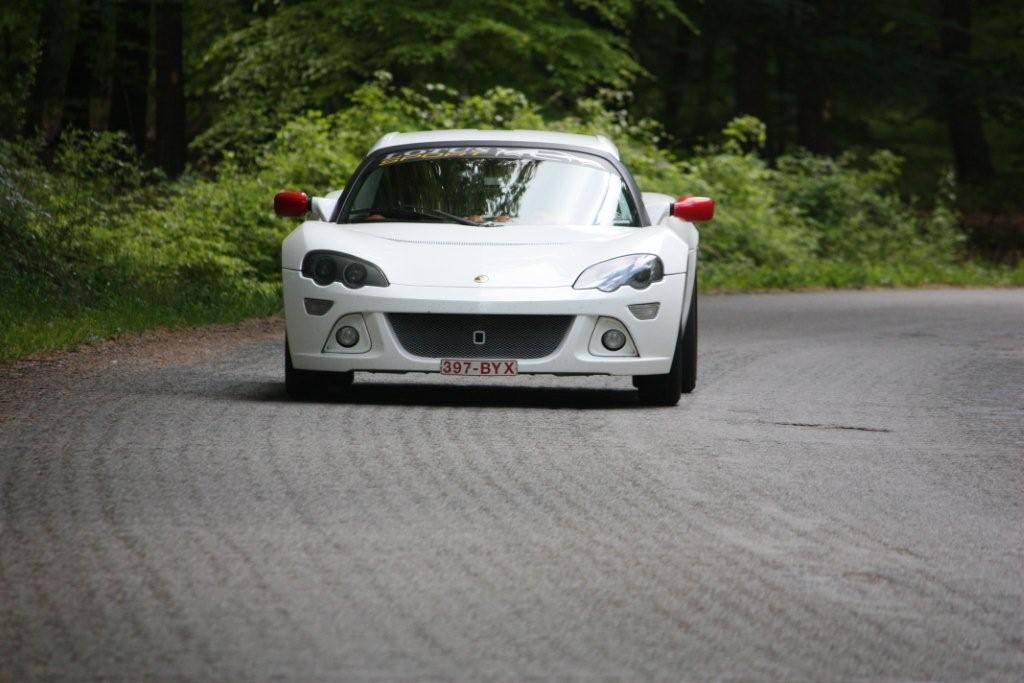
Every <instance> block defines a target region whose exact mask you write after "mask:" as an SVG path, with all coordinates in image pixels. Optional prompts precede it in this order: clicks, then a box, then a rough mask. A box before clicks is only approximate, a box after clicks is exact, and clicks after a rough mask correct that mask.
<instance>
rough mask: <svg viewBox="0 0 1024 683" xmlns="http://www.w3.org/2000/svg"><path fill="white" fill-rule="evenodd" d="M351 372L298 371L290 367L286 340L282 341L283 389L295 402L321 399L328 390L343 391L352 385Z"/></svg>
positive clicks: (289, 352) (290, 357) (292, 366)
mask: <svg viewBox="0 0 1024 683" xmlns="http://www.w3.org/2000/svg"><path fill="white" fill-rule="evenodd" d="M353 374H354V373H352V372H320V371H317V370H299V369H298V368H296V367H295V366H294V365H292V353H291V349H290V348H289V346H288V338H287V337H285V340H284V388H285V391H287V392H288V396H289V397H291V398H292V399H294V400H296V401H308V400H310V399H315V398H323V397H325V396H326V395H327V393H328V392H329V390H330V389H332V388H336V389H344V388H346V387H348V386H350V385H351V384H352V379H353Z"/></svg>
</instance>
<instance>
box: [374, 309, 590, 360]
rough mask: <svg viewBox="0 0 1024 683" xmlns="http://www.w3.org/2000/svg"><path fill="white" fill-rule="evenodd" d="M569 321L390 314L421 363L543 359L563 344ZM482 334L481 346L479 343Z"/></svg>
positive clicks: (562, 317)
mask: <svg viewBox="0 0 1024 683" xmlns="http://www.w3.org/2000/svg"><path fill="white" fill-rule="evenodd" d="M572 319H573V316H571V315H460V314H448V313H389V314H388V321H389V322H390V323H391V329H393V330H394V331H395V336H396V337H398V343H399V344H401V345H402V348H404V349H405V350H406V351H407V352H408V353H411V354H412V355H414V356H422V357H424V358H508V359H518V358H543V357H544V356H548V355H550V354H552V353H554V352H555V349H557V348H558V345H559V344H561V343H562V339H564V338H565V334H566V332H568V331H569V326H570V325H571V324H572ZM480 332H483V333H484V334H483V338H484V343H483V344H477V343H474V341H473V340H474V337H475V338H476V339H477V341H479V339H480V335H479V334H478V333H480Z"/></svg>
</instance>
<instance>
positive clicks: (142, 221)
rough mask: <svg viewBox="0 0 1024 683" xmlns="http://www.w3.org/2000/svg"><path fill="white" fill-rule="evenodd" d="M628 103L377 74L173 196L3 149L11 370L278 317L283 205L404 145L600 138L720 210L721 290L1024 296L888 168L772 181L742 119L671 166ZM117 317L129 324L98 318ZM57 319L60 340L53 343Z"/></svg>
mask: <svg viewBox="0 0 1024 683" xmlns="http://www.w3.org/2000/svg"><path fill="white" fill-rule="evenodd" d="M620 104H621V95H617V94H615V93H606V94H604V95H602V97H601V98H600V99H590V100H581V101H580V102H579V103H578V106H577V107H576V110H575V111H574V113H573V114H572V115H570V116H566V117H563V118H558V119H553V120H548V119H545V118H544V117H543V116H542V115H541V113H540V110H539V108H538V107H537V106H536V105H535V104H533V103H532V102H530V101H529V100H528V99H527V98H526V97H525V96H524V95H523V94H521V93H519V92H517V91H514V90H510V89H507V88H495V89H492V90H489V91H487V92H486V93H485V94H483V95H476V96H468V97H467V96H460V95H459V94H458V93H456V92H455V91H454V90H453V89H450V88H448V87H445V86H442V85H428V86H426V87H425V88H423V89H422V90H410V89H396V88H393V87H392V86H390V85H389V80H388V77H387V74H383V73H382V74H379V75H378V78H377V80H376V81H375V82H372V83H370V84H367V85H364V86H362V87H361V88H359V89H357V90H356V91H355V93H354V95H353V96H352V102H351V106H349V107H346V108H344V109H341V110H339V111H337V112H334V113H331V114H324V113H320V112H316V111H311V112H306V113H304V114H301V115H299V116H296V117H294V118H292V119H291V120H290V121H289V122H288V123H287V124H286V125H284V126H283V127H282V128H281V129H280V130H279V131H278V133H277V134H276V136H275V137H274V139H273V140H272V141H271V142H269V143H268V144H266V145H264V146H262V147H261V148H260V149H259V150H258V152H256V153H254V154H252V155H251V156H250V157H249V158H248V159H247V161H246V162H245V163H244V164H240V163H237V162H236V161H235V160H234V158H233V157H232V154H231V152H230V150H225V159H224V161H223V162H222V163H221V164H220V165H219V167H218V168H217V170H216V172H215V174H213V175H211V176H201V175H194V174H193V175H190V176H186V177H184V178H183V179H181V180H178V181H176V182H173V183H171V182H167V181H165V180H163V179H161V178H160V177H159V176H157V175H154V174H153V173H150V172H147V171H145V170H144V169H143V167H142V166H141V164H140V162H139V160H138V158H137V157H136V155H135V154H134V152H133V150H132V147H131V146H130V145H129V144H128V143H127V141H126V140H125V139H124V138H122V137H120V136H118V135H114V134H95V133H90V134H85V133H71V134H68V135H65V136H64V138H63V142H62V143H61V146H60V147H59V148H58V149H57V151H56V153H55V155H54V157H53V163H52V166H50V167H49V168H44V167H43V166H41V165H40V163H39V162H38V161H36V160H37V159H38V158H39V151H40V150H38V149H35V148H34V147H33V146H32V145H30V144H27V143H22V144H11V143H0V189H2V190H3V192H2V196H0V211H2V214H3V219H2V223H0V237H2V239H3V240H4V243H5V244H8V245H10V247H11V249H10V252H11V256H10V257H9V258H8V259H7V260H6V261H5V262H4V263H3V265H0V285H2V286H3V288H4V291H5V296H4V297H3V300H4V301H3V303H2V304H0V342H2V347H3V352H2V356H4V357H10V356H14V355H18V354H20V353H23V352H25V351H27V350H31V349H34V348H45V347H51V346H59V345H62V344H66V343H69V342H73V341H75V340H77V339H81V338H88V337H90V336H93V335H100V336H103V335H108V334H114V333H117V332H118V331H119V330H122V329H134V328H139V327H143V326H146V325H152V324H157V323H168V324H175V323H189V322H203V321H207V320H220V319H231V318H239V317H242V316H245V315H252V314H258V313H268V312H271V311H273V310H276V308H277V307H278V303H277V279H278V275H277V270H278V253H279V246H280V240H281V238H282V237H283V236H284V235H285V234H286V233H287V232H288V231H289V230H290V229H291V228H292V227H293V223H292V222H290V221H282V220H279V219H276V218H275V217H274V216H273V214H272V212H271V206H270V204H271V198H272V196H273V194H274V193H275V192H276V191H278V190H281V189H286V188H301V189H304V190H306V191H308V192H310V193H311V194H323V193H326V192H328V191H330V190H332V189H336V188H339V187H342V186H343V185H344V183H345V182H346V181H347V179H348V177H349V175H350V174H351V173H352V171H353V170H354V169H355V167H356V165H357V164H358V163H359V161H360V160H361V158H362V157H363V155H364V154H365V152H366V150H367V148H368V147H369V146H370V145H371V144H372V143H373V141H374V140H375V139H376V138H377V137H379V136H381V135H383V134H385V133H387V132H390V131H395V130H397V131H407V130H419V129H430V128H461V127H465V128H540V129H549V130H561V131H571V132H582V133H600V134H604V135H607V136H608V137H610V138H612V139H613V140H614V141H615V142H616V143H617V144H618V146H619V149H620V151H621V153H622V156H623V159H624V161H625V162H626V164H627V165H628V166H629V167H630V168H631V169H632V170H633V172H634V174H635V175H636V177H637V180H638V182H639V184H640V186H641V187H642V188H643V189H644V190H650V191H660V192H665V193H668V194H681V193H686V194H707V195H710V196H713V197H714V198H715V199H716V201H717V203H718V207H719V210H718V214H717V217H716V219H715V221H714V222H713V223H711V224H709V225H708V226H706V227H705V228H704V229H703V230H702V241H701V249H702V261H701V262H702V268H703V270H702V273H703V275H702V277H703V280H704V285H705V287H706V288H708V289H714V288H727V289H750V288H785V287H794V286H865V285H899V284H911V285H913V284H922V283H928V282H948V283H970V282H1011V281H1012V282H1017V283H1020V282H1021V281H1022V280H1024V277H1022V271H1021V269H1019V268H1018V269H1017V270H1016V271H1011V270H1008V269H1003V270H994V269H993V268H991V267H984V268H983V267H980V266H971V265H964V261H963V255H962V254H961V253H960V250H961V242H962V239H963V238H962V235H961V233H960V232H959V230H958V228H957V227H956V222H955V221H954V220H953V217H952V215H951V213H950V211H949V210H948V209H946V208H945V206H946V203H944V202H943V201H939V202H938V208H937V209H934V210H932V211H929V212H923V211H921V210H919V208H918V207H916V206H915V204H914V202H912V201H908V200H905V199H904V198H902V197H900V195H899V193H898V191H897V181H898V179H899V174H900V166H899V159H898V158H896V157H895V156H893V155H891V154H888V153H885V152H877V153H875V154H873V155H872V156H870V157H868V158H864V159H861V158H857V157H854V156H852V155H844V156H841V157H838V158H834V159H833V158H825V157H817V156H811V155H809V154H795V155H789V156H784V157H781V158H779V159H777V160H776V161H775V162H774V163H772V164H769V163H768V162H766V161H765V160H764V159H763V158H762V157H761V156H759V153H758V152H759V149H760V146H761V145H762V144H763V141H764V127H763V125H762V124H761V123H760V122H758V121H757V120H755V119H751V118H743V119H737V120H735V121H733V122H732V123H730V124H729V126H727V127H726V129H725V130H724V131H723V133H722V136H721V139H720V140H719V141H718V142H717V143H716V144H713V145H710V146H707V147H705V148H702V149H699V150H697V151H696V152H695V154H694V155H693V156H692V157H690V158H687V159H677V158H675V157H674V156H673V155H672V154H670V153H668V152H666V151H665V150H664V149H663V148H662V147H660V146H659V142H661V132H660V130H659V128H658V127H657V126H656V125H655V124H653V123H652V122H650V121H635V120H631V119H630V118H629V117H628V116H627V115H626V114H625V112H624V108H622V107H621V106H620ZM940 198H944V199H947V200H948V199H950V198H951V188H949V187H947V188H943V192H942V193H940ZM43 303H46V305H41V304H43ZM105 310H106V311H114V312H116V315H107V316H104V315H102V314H100V313H98V312H102V311H105ZM55 320H59V321H63V323H61V324H62V325H64V327H65V328H67V329H63V331H59V332H58V331H54V330H53V323H54V321H55ZM81 320H85V321H86V322H85V323H80V322H75V321H81ZM41 325H42V326H43V327H44V332H43V333H41V332H40V331H39V329H40V326H41ZM69 326H70V327H69ZM18 340H21V341H18Z"/></svg>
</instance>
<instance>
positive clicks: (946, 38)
mask: <svg viewBox="0 0 1024 683" xmlns="http://www.w3.org/2000/svg"><path fill="white" fill-rule="evenodd" d="M939 38H940V56H941V57H942V59H943V62H944V67H945V73H944V74H943V76H942V78H941V81H940V83H939V96H940V98H941V100H942V102H941V104H942V110H943V111H944V113H945V117H946V125H947V127H948V129H949V142H950V146H951V147H952V150H953V164H954V168H955V169H956V177H957V180H958V181H959V182H961V183H963V184H965V185H985V184H988V183H989V182H991V180H992V176H993V173H994V170H993V167H992V157H991V154H990V153H989V147H988V142H987V141H986V139H985V130H984V128H983V127H982V120H981V111H980V110H979V109H978V102H977V86H976V84H975V83H976V79H975V78H974V74H973V72H972V70H971V67H970V55H971V0H942V29H941V33H940V37H939Z"/></svg>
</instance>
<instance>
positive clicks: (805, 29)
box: [794, 0, 836, 154]
mask: <svg viewBox="0 0 1024 683" xmlns="http://www.w3.org/2000/svg"><path fill="white" fill-rule="evenodd" d="M835 14H836V7H835V5H834V3H833V2H832V1H831V0H828V1H826V2H820V3H817V6H816V8H815V10H814V14H813V15H812V16H811V17H810V18H809V20H805V21H802V22H798V23H797V26H798V31H799V35H804V36H813V37H814V39H813V40H810V41H807V42H806V43H803V44H802V45H801V47H798V48H797V49H796V53H795V57H796V64H795V69H794V71H795V73H794V80H795V83H796V87H797V91H796V131H797V143H798V144H799V145H800V146H801V147H804V148H805V149H808V150H810V151H811V152H814V153H815V154H833V153H834V152H835V141H834V140H833V139H832V131H831V121H832V119H833V113H834V112H833V111H832V108H833V106H834V103H833V101H832V94H831V93H832V89H831V88H830V87H829V86H830V83H829V80H828V79H829V69H828V67H827V66H826V65H825V64H824V63H823V60H824V59H825V57H826V55H827V51H828V44H829V42H830V40H831V39H832V37H833V35H834V30H835V23H836V22H835ZM815 48H816V49H815Z"/></svg>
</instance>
